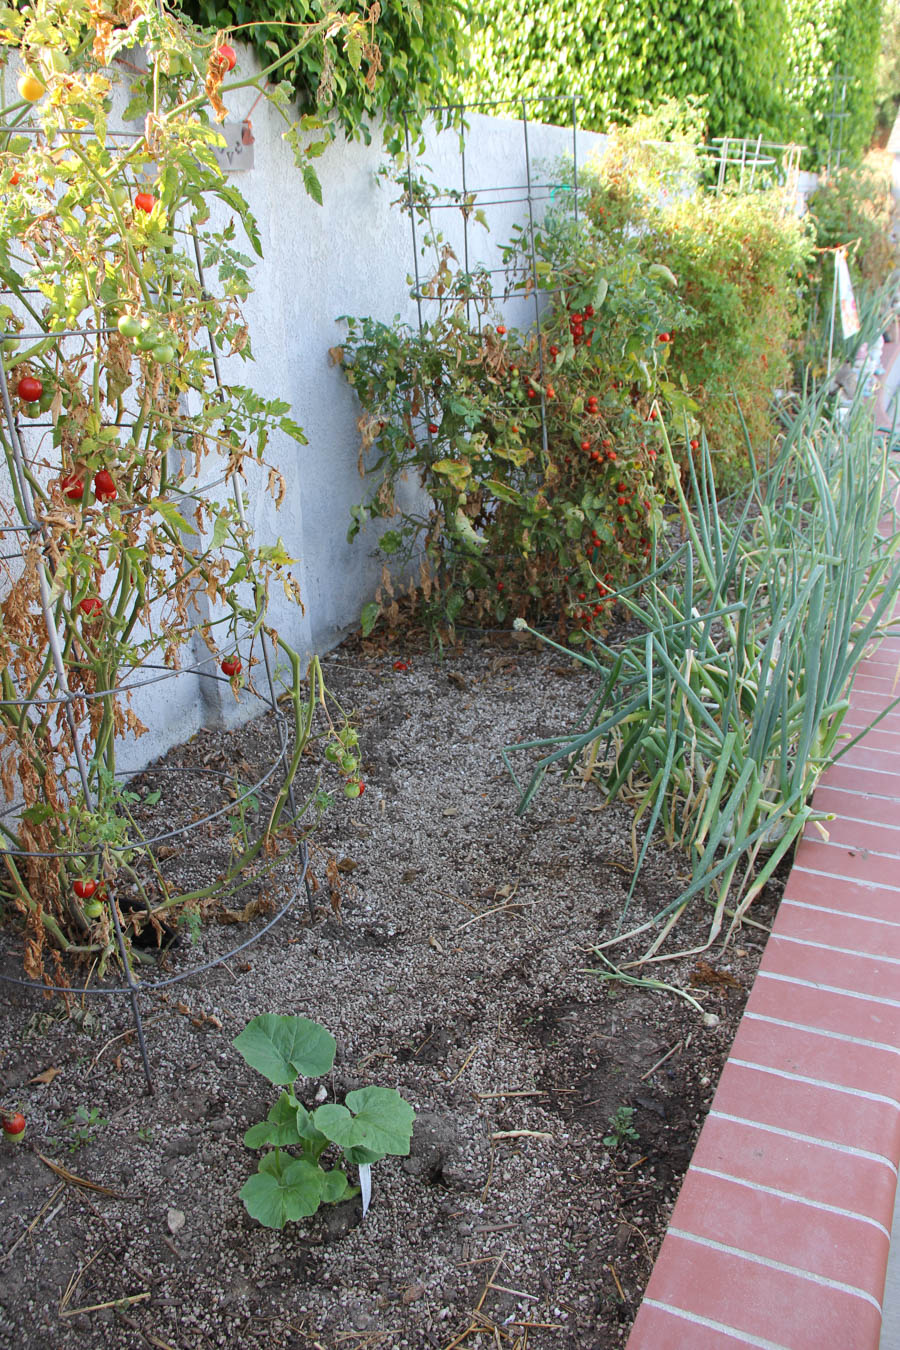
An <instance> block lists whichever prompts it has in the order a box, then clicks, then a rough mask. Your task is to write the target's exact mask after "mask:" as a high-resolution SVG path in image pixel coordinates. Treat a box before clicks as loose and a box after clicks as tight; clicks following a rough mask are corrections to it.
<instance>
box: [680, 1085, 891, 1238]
mask: <svg viewBox="0 0 900 1350" xmlns="http://www.w3.org/2000/svg"><path fill="white" fill-rule="evenodd" d="M707 1119H715V1120H727V1121H730V1122H731V1124H732V1125H746V1126H747V1127H748V1128H749V1129H752V1130H763V1131H764V1133H766V1134H777V1135H780V1136H781V1138H782V1139H796V1140H797V1142H798V1143H801V1144H815V1145H817V1146H818V1147H819V1148H827V1149H829V1150H830V1151H831V1152H832V1153H843V1154H847V1155H849V1156H850V1157H851V1158H863V1159H865V1160H866V1161H867V1162H874V1163H879V1164H880V1165H881V1166H882V1167H886V1168H887V1169H888V1171H889V1172H890V1173H891V1175H892V1176H893V1177H896V1176H897V1164H896V1163H895V1162H893V1161H892V1159H891V1158H889V1157H888V1156H887V1154H886V1153H872V1152H871V1151H870V1150H869V1149H867V1148H854V1146H853V1145H852V1144H839V1143H838V1142H837V1141H836V1140H834V1139H820V1138H819V1136H818V1135H815V1134H804V1133H802V1131H800V1130H787V1129H785V1128H784V1126H783V1125H767V1124H766V1123H765V1122H764V1121H762V1120H753V1119H752V1118H751V1117H750V1116H735V1115H733V1114H732V1113H731V1112H730V1111H716V1110H712V1111H710V1112H709V1115H708V1116H707ZM671 1231H672V1230H671V1229H669V1232H671Z"/></svg>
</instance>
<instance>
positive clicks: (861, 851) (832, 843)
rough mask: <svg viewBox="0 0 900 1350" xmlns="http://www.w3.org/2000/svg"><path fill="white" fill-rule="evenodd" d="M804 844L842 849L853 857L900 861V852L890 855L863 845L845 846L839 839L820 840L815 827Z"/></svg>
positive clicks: (887, 827)
mask: <svg viewBox="0 0 900 1350" xmlns="http://www.w3.org/2000/svg"><path fill="white" fill-rule="evenodd" d="M884 828H885V829H889V828H890V827H889V826H887V825H886V826H884ZM803 842H805V843H807V844H817V845H818V846H819V847H821V848H836V849H840V850H841V852H843V853H846V854H848V855H849V856H851V857H863V856H864V857H866V858H886V859H887V860H888V861H889V862H897V861H898V860H900V852H897V853H888V852H885V851H884V850H883V849H880V848H864V847H863V846H862V845H861V844H845V843H842V842H841V841H840V840H839V839H820V838H819V836H818V835H817V834H816V833H815V825H813V826H811V827H810V832H809V833H808V834H804V835H803ZM898 843H900V840H898Z"/></svg>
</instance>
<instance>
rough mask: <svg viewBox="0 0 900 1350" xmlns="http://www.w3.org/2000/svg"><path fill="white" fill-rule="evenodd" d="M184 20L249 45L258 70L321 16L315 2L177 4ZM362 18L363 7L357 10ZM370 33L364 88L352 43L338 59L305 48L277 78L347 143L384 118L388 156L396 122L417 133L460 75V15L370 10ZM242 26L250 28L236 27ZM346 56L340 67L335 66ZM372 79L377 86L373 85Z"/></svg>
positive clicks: (450, 5) (322, 47)
mask: <svg viewBox="0 0 900 1350" xmlns="http://www.w3.org/2000/svg"><path fill="white" fill-rule="evenodd" d="M180 4H181V8H182V9H183V11H184V13H185V14H187V15H189V16H190V17H191V18H192V19H194V21H195V22H197V23H199V24H203V25H205V26H208V27H211V28H218V29H229V30H232V31H233V35H234V36H235V37H236V38H239V39H241V40H242V41H247V42H249V43H250V44H251V45H252V46H253V47H254V48H255V49H256V51H257V53H258V55H259V58H260V60H261V61H262V63H263V64H264V65H269V64H270V63H271V62H272V60H273V59H277V57H278V56H280V55H282V54H283V53H285V52H287V51H288V50H289V49H290V48H291V47H292V46H293V45H294V44H295V43H296V41H297V25H298V24H310V23H312V22H313V21H314V20H316V19H317V18H320V17H321V6H320V5H319V4H317V3H315V2H314V0H262V2H261V3H260V2H257V3H251V0H228V3H222V0H180ZM359 9H360V11H361V12H365V10H366V7H365V6H364V5H361V6H360V7H359ZM368 13H369V15H370V16H371V20H372V22H371V31H372V37H373V40H374V42H376V43H377V45H378V49H379V51H380V61H379V62H378V63H377V65H378V69H377V71H376V70H373V68H372V66H371V65H370V66H369V71H370V74H371V75H372V76H373V78H372V79H370V80H369V82H368V83H366V82H363V81H362V80H358V79H356V78H355V71H356V70H358V69H359V68H360V65H361V64H362V65H363V66H365V63H366V58H367V53H366V51H365V49H364V47H363V46H361V45H359V44H357V45H356V46H355V47H354V48H353V49H352V50H351V49H350V48H347V49H346V51H345V52H344V53H343V54H340V53H336V52H335V51H334V45H333V43H331V42H329V41H326V42H325V43H324V44H323V43H322V42H321V41H316V42H310V43H309V45H308V46H306V47H305V48H303V50H302V51H300V52H298V53H297V54H296V56H295V57H294V58H293V59H292V60H291V61H289V62H288V63H286V65H285V66H283V67H282V68H281V69H280V71H279V78H280V79H282V80H287V81H289V82H290V83H291V84H292V85H293V87H294V90H295V92H296V95H297V98H298V99H299V102H300V106H301V108H302V109H304V110H305V111H312V110H313V109H314V108H316V107H317V106H321V103H322V101H323V98H324V100H325V101H326V102H330V104H331V107H332V109H333V122H332V126H333V127H335V128H336V127H341V128H342V129H343V130H344V131H345V132H346V134H347V135H348V136H351V137H354V138H355V137H360V136H361V137H362V138H363V139H364V140H366V141H368V140H369V137H370V133H369V128H368V125H367V123H368V121H370V120H372V119H377V118H382V119H384V138H385V142H386V143H387V145H388V147H389V148H390V149H392V150H400V149H401V148H402V134H403V128H402V117H403V115H404V114H406V116H407V117H408V118H409V120H410V123H411V125H412V127H413V128H414V129H416V130H417V129H418V127H419V126H420V124H421V122H422V119H423V117H424V115H425V110H426V108H427V107H428V106H429V105H430V104H433V103H439V102H441V101H443V100H446V99H447V97H448V95H449V92H450V90H451V89H452V88H453V81H454V80H455V79H456V78H457V77H458V75H459V73H460V72H461V69H462V65H463V62H464V54H465V50H466V44H465V37H464V21H465V20H464V8H463V5H462V4H461V3H460V2H459V0H428V3H427V4H420V3H419V0H396V2H395V3H390V4H389V3H387V0H385V3H384V4H382V5H381V6H380V7H379V5H377V4H373V5H371V6H370V7H369V10H368ZM242 25H252V26H248V27H242ZM342 55H345V56H346V58H347V61H349V65H350V67H351V69H350V70H347V69H346V62H345V61H344V60H343V59H341V57H342ZM375 74H377V79H376V78H374V76H375Z"/></svg>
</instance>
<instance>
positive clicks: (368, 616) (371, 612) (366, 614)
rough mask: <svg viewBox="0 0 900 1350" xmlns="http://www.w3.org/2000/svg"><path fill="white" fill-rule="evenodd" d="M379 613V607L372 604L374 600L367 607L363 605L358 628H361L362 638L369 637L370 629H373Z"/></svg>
mask: <svg viewBox="0 0 900 1350" xmlns="http://www.w3.org/2000/svg"><path fill="white" fill-rule="evenodd" d="M380 613H381V606H380V605H377V604H376V603H375V602H374V600H373V601H372V602H371V603H370V604H368V605H363V608H362V613H361V614H360V616H359V622H360V627H361V628H362V635H363V637H368V636H369V634H370V633H371V631H372V629H373V628H374V627H375V624H376V623H377V621H378V616H379V614H380Z"/></svg>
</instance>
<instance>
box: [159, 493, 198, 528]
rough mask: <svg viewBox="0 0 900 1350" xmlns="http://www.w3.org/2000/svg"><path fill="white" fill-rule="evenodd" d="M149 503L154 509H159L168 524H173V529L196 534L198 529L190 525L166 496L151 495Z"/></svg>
mask: <svg viewBox="0 0 900 1350" xmlns="http://www.w3.org/2000/svg"><path fill="white" fill-rule="evenodd" d="M149 505H150V506H152V507H153V510H154V511H158V512H159V514H160V515H161V516H162V518H163V520H164V521H165V522H166V524H167V525H171V527H172V529H173V530H182V531H184V533H185V534H196V533H197V531H196V530H195V529H194V527H193V525H189V524H188V522H187V521H186V520H185V518H184V516H183V515H182V514H181V512H180V511H176V509H175V507H174V506H173V505H172V503H171V502H168V501H166V500H165V498H164V497H151V498H150V501H149Z"/></svg>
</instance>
